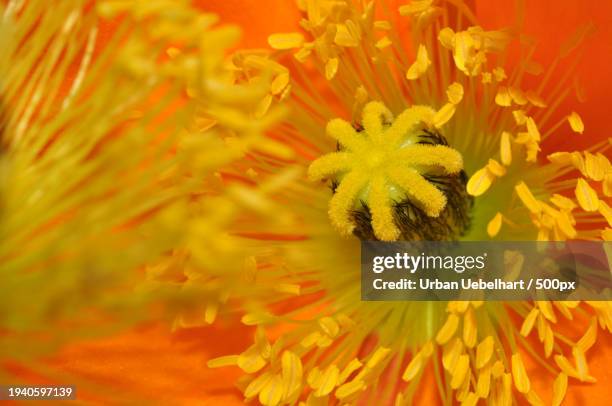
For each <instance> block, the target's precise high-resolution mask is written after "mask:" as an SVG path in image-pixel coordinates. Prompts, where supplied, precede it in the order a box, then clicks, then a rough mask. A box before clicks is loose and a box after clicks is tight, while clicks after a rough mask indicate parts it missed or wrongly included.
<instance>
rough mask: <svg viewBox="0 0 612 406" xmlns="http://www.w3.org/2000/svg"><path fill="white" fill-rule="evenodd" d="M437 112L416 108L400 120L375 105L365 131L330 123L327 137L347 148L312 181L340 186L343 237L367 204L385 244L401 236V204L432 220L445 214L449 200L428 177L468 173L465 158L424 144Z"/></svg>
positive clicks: (333, 213)
mask: <svg viewBox="0 0 612 406" xmlns="http://www.w3.org/2000/svg"><path fill="white" fill-rule="evenodd" d="M435 113H436V112H435V111H434V110H433V109H431V108H429V107H426V106H412V107H410V108H408V109H407V110H405V111H404V112H403V113H401V114H400V115H399V116H398V117H397V118H396V119H395V121H394V120H393V115H392V113H391V112H390V111H389V109H387V107H385V106H384V105H383V104H382V103H380V102H370V103H368V104H367V105H366V106H365V107H364V109H363V117H362V126H363V131H358V130H356V129H355V128H353V126H351V124H350V123H348V122H346V121H344V120H341V119H334V120H331V121H330V122H329V123H328V124H327V134H328V135H330V136H331V137H333V138H334V139H336V140H337V141H338V143H339V144H340V146H341V148H340V150H339V151H338V152H333V153H330V154H327V155H324V156H322V157H320V158H318V159H317V160H315V161H314V162H313V163H312V164H311V165H310V167H309V169H308V176H309V177H310V179H312V180H322V179H326V178H329V177H331V176H335V179H336V180H337V181H338V187H337V189H336V193H335V194H334V196H333V197H332V199H331V202H330V205H329V216H330V219H331V222H332V224H333V225H334V227H336V228H337V229H338V231H339V232H340V233H341V234H343V235H350V234H351V233H352V232H353V230H354V229H355V224H354V222H353V220H352V218H351V212H352V211H353V210H354V209H355V206H356V205H357V204H359V202H360V201H361V200H363V201H364V202H367V204H368V206H369V208H370V211H371V214H372V228H373V230H374V234H375V235H376V237H377V238H379V239H381V240H384V241H393V240H396V239H397V238H398V237H399V235H400V230H399V229H398V227H397V226H396V225H395V222H394V219H393V203H394V202H395V201H399V200H403V199H406V198H407V199H410V200H411V201H412V202H413V203H414V204H415V205H417V206H419V207H420V208H421V209H422V210H423V211H424V212H425V213H426V214H427V215H428V216H430V217H438V216H439V215H440V213H441V212H442V210H443V209H444V207H445V206H446V196H445V195H444V193H442V192H441V191H440V190H439V189H438V188H436V187H435V186H434V185H433V184H431V183H430V182H429V181H427V180H426V179H425V178H424V177H423V174H425V173H429V172H435V173H441V174H444V175H453V174H456V173H458V172H460V171H461V170H462V169H463V159H462V157H461V154H460V153H459V152H457V151H456V150H454V149H452V148H449V147H447V146H444V145H422V144H419V143H418V138H417V137H415V135H416V132H417V131H419V130H420V129H422V127H423V126H424V124H425V123H431V122H432V118H433V116H434V115H435Z"/></svg>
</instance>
